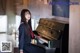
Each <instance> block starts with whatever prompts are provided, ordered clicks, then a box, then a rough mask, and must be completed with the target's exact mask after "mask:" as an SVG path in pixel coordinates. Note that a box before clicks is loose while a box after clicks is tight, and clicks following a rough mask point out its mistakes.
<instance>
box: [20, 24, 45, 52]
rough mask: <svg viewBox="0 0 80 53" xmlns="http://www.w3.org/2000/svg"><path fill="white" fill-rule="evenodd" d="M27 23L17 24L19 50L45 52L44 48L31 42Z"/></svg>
mask: <svg viewBox="0 0 80 53" xmlns="http://www.w3.org/2000/svg"><path fill="white" fill-rule="evenodd" d="M29 30H30V29H29V25H28V24H26V25H25V24H24V23H22V24H20V26H19V50H23V52H24V53H45V49H44V48H42V47H39V46H36V45H33V44H31V35H30V33H29Z"/></svg>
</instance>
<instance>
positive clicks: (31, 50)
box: [23, 44, 46, 53]
mask: <svg viewBox="0 0 80 53" xmlns="http://www.w3.org/2000/svg"><path fill="white" fill-rule="evenodd" d="M23 52H24V53H45V52H46V50H45V48H43V47H41V46H38V45H33V44H30V45H28V46H26V47H24V49H23Z"/></svg>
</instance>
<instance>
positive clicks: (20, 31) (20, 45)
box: [19, 25, 25, 51]
mask: <svg viewBox="0 0 80 53" xmlns="http://www.w3.org/2000/svg"><path fill="white" fill-rule="evenodd" d="M24 35H25V34H24V26H23V25H20V27H19V49H20V51H23V46H24Z"/></svg>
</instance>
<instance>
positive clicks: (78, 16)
mask: <svg viewBox="0 0 80 53" xmlns="http://www.w3.org/2000/svg"><path fill="white" fill-rule="evenodd" d="M69 24H70V26H69V27H70V29H69V53H80V4H79V5H70V19H69Z"/></svg>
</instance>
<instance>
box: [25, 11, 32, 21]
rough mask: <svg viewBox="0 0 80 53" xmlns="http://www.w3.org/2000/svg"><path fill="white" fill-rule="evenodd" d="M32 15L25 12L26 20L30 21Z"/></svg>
mask: <svg viewBox="0 0 80 53" xmlns="http://www.w3.org/2000/svg"><path fill="white" fill-rule="evenodd" d="M30 17H31V15H30V14H29V12H25V18H26V20H30Z"/></svg>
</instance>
